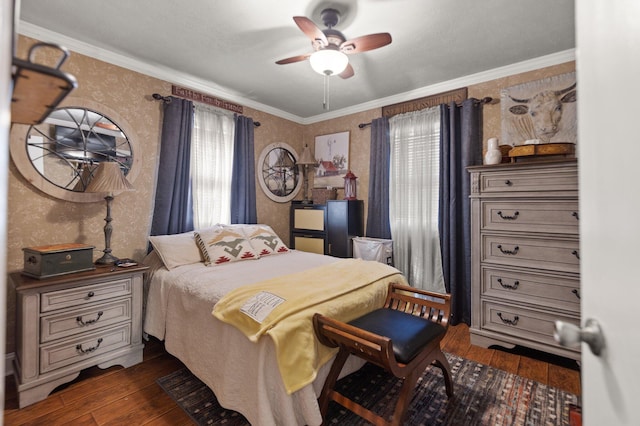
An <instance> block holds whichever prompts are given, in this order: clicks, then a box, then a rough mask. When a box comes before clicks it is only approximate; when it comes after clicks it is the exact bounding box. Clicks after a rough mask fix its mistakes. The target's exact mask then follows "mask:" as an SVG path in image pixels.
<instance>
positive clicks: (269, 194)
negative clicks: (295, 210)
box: [256, 142, 303, 203]
mask: <svg viewBox="0 0 640 426" xmlns="http://www.w3.org/2000/svg"><path fill="white" fill-rule="evenodd" d="M274 149H284V150H286V151H288V152H289V153H290V154H291V156H292V157H293V160H294V166H293V167H294V168H295V169H296V171H297V168H298V165H297V164H296V163H297V162H298V153H297V152H296V150H295V149H293V147H291V145H289V144H287V143H285V142H276V143H272V144H269V145H267V146H266V147H264V149H263V150H262V152H261V153H260V157H259V158H258V166H257V168H256V175H257V177H258V182H259V183H260V187H261V188H262V192H264V193H265V195H266V196H267V197H269V199H271V200H273V201H275V202H277V203H287V202H289V201H291V200H293V199H294V198H295V197H296V195H298V193H299V192H300V188H301V187H302V181H303V179H302V174H301V173H296V174H297V176H298V181H297V182H296V186H295V187H294V188H293V190H292V191H291V193H289V194H287V195H285V196H279V195H277V194H274V193H273V192H271V190H270V189H269V185H267V182H265V179H264V174H263V170H264V166H265V161H266V160H267V157H268V155H269V154H270V153H271V151H273V150H274Z"/></svg>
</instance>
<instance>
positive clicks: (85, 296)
mask: <svg viewBox="0 0 640 426" xmlns="http://www.w3.org/2000/svg"><path fill="white" fill-rule="evenodd" d="M129 294H131V278H123V279H116V280H113V281H107V282H103V283H99V284H93V285H86V286H82V287H74V288H69V289H66V290H58V291H51V292H46V293H42V296H41V302H40V303H41V305H40V312H50V311H53V310H56V309H63V308H71V307H73V306H80V305H84V304H87V303H93V302H99V301H101V300H107V299H113V298H115V297H120V296H126V295H129Z"/></svg>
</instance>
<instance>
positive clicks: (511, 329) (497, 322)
mask: <svg viewBox="0 0 640 426" xmlns="http://www.w3.org/2000/svg"><path fill="white" fill-rule="evenodd" d="M482 313H483V315H482V324H481V327H482V328H483V329H485V330H491V331H494V332H498V333H501V334H505V335H510V336H513V337H517V338H521V339H527V340H531V341H534V342H536V343H541V344H545V345H548V346H553V347H557V348H563V349H565V350H567V349H568V350H572V351H575V352H580V350H579V348H575V349H571V348H564V347H562V346H560V344H558V343H557V342H556V341H555V339H554V338H553V333H554V330H555V321H558V320H560V321H563V322H566V323H570V324H574V325H576V326H580V319H579V318H578V317H577V316H575V317H574V316H570V315H561V314H558V313H555V312H546V311H537V310H535V309H529V308H524V307H519V306H515V305H506V304H501V303H497V302H493V301H491V302H490V301H484V302H483V303H482Z"/></svg>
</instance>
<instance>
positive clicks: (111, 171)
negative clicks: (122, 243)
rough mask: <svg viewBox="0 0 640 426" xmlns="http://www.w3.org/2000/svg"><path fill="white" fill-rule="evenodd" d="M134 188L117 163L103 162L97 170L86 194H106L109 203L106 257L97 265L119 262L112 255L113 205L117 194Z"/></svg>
mask: <svg viewBox="0 0 640 426" xmlns="http://www.w3.org/2000/svg"><path fill="white" fill-rule="evenodd" d="M132 189H133V186H132V185H131V183H129V181H128V180H127V178H125V177H124V174H123V173H122V170H121V169H120V164H119V163H118V162H115V161H104V162H101V163H100V164H99V165H98V167H97V168H96V170H95V172H94V174H93V178H92V179H91V181H90V182H89V185H88V186H87V189H86V192H104V193H106V194H107V195H106V196H105V197H104V199H105V200H106V202H107V217H105V218H104V221H105V222H106V224H105V225H104V243H105V248H104V250H102V251H103V252H104V255H103V256H102V257H101V258H100V259H98V260H96V262H95V263H96V265H109V264H112V263H114V262H117V261H118V258H117V257H115V256H113V255H112V254H111V233H112V231H113V227H112V226H111V220H112V218H111V204H112V202H113V196H114V193H115V192H121V191H131V190H132Z"/></svg>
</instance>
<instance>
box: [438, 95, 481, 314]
mask: <svg viewBox="0 0 640 426" xmlns="http://www.w3.org/2000/svg"><path fill="white" fill-rule="evenodd" d="M440 111H441V115H440V117H441V118H440V120H441V121H440V125H441V127H440V213H439V226H438V227H439V232H440V247H441V251H442V269H443V272H444V282H445V288H446V290H447V292H448V293H450V294H451V312H452V317H451V323H452V324H454V325H455V324H459V323H462V322H463V323H466V324H469V325H470V324H471V218H470V202H469V194H470V182H469V174H468V172H467V170H466V168H467V167H468V166H472V165H477V164H482V105H481V104H480V102H479V101H478V100H477V99H467V100H465V101H464V102H463V103H462V105H461V106H458V105H456V104H455V103H451V104H450V105H445V104H443V105H441V106H440Z"/></svg>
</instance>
